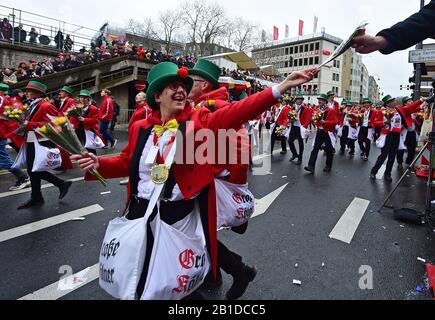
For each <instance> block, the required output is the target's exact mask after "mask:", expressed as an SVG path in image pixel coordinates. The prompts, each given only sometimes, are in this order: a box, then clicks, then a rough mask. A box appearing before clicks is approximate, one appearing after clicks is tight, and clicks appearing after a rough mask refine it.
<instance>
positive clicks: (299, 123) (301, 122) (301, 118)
mask: <svg viewBox="0 0 435 320" xmlns="http://www.w3.org/2000/svg"><path fill="white" fill-rule="evenodd" d="M304 99H305V98H304V96H303V95H302V94H300V93H298V94H296V98H295V103H294V107H293V110H292V112H295V118H294V120H292V118H291V116H290V134H289V138H288V144H289V146H290V151H291V152H292V155H293V156H292V157H291V159H290V161H293V160H295V159H298V161H297V162H296V164H297V165H301V164H302V160H303V156H304V139H307V138H308V126H309V125H310V123H311V116H312V114H311V109H310V108H309V107H308V106H306V105H304V104H303V102H304ZM291 114H293V113H291ZM295 140H298V143H299V153H297V151H296V147H295V144H294V141H295Z"/></svg>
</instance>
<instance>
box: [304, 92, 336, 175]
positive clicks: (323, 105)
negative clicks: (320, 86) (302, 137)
mask: <svg viewBox="0 0 435 320" xmlns="http://www.w3.org/2000/svg"><path fill="white" fill-rule="evenodd" d="M317 100H318V101H319V108H318V111H317V112H321V114H320V119H319V120H318V121H315V122H314V125H315V126H316V127H317V133H316V137H315V140H314V148H313V151H312V152H311V156H310V160H309V161H308V166H306V167H305V168H304V169H305V170H306V171H309V172H311V173H314V171H315V168H316V161H317V156H318V154H319V151H320V148H321V147H322V146H323V144H325V145H326V147H325V152H326V167H325V168H324V169H323V171H324V172H330V171H331V170H332V162H333V160H334V154H333V151H332V150H333V149H334V145H335V142H336V137H335V126H336V125H337V124H338V122H339V120H338V118H337V113H336V112H335V109H332V108H329V107H328V106H327V101H328V96H327V95H326V94H324V93H322V94H320V96H319V97H318V98H317ZM334 140H335V141H334Z"/></svg>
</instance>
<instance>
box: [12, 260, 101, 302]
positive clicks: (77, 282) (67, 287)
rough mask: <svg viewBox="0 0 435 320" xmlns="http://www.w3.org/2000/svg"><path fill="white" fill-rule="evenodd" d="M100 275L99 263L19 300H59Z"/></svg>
mask: <svg viewBox="0 0 435 320" xmlns="http://www.w3.org/2000/svg"><path fill="white" fill-rule="evenodd" d="M99 273H100V269H99V263H97V264H94V265H93V266H91V267H89V268H86V269H84V270H82V271H80V272H77V273H76V274H73V275H71V276H69V277H66V278H64V279H61V280H59V281H57V282H55V283H52V284H50V285H48V286H46V287H44V288H42V289H39V290H38V291H35V292H33V293H30V294H28V295H25V296H24V297H21V298H19V299H18V300H57V299H59V298H62V297H63V296H65V295H67V294H68V293H71V292H73V291H74V290H77V289H78V288H81V287H83V286H85V285H87V284H88V283H90V282H92V281H94V280H96V279H98V277H99ZM62 289H63V290H62Z"/></svg>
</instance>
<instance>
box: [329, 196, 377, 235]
mask: <svg viewBox="0 0 435 320" xmlns="http://www.w3.org/2000/svg"><path fill="white" fill-rule="evenodd" d="M369 204H370V201H368V200H364V199H360V198H355V199H353V201H352V203H351V204H350V205H349V207H348V208H347V209H346V211H345V212H344V213H343V215H342V216H341V218H340V220H339V221H338V222H337V224H336V225H335V227H334V229H333V230H332V232H331V233H330V234H329V237H330V238H331V239H336V240H339V241H343V242H345V243H348V244H350V242H351V241H352V238H353V236H354V234H355V232H356V230H357V229H358V226H359V224H360V222H361V220H362V218H363V216H364V213H365V212H366V210H367V208H368V207H369Z"/></svg>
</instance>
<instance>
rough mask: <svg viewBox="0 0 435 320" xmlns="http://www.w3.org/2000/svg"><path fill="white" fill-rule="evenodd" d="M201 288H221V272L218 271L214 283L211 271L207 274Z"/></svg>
mask: <svg viewBox="0 0 435 320" xmlns="http://www.w3.org/2000/svg"><path fill="white" fill-rule="evenodd" d="M203 286H204V287H205V288H206V289H210V290H211V289H217V288H219V287H221V286H222V273H221V270H220V269H218V271H217V274H216V281H215V280H214V279H213V276H212V273H211V271H210V272H209V273H208V274H207V276H206V277H205V279H204V283H203Z"/></svg>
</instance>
